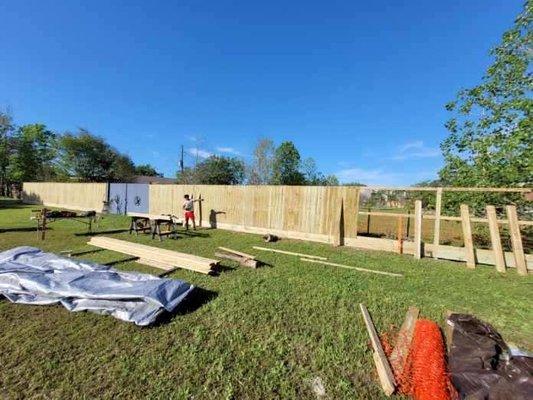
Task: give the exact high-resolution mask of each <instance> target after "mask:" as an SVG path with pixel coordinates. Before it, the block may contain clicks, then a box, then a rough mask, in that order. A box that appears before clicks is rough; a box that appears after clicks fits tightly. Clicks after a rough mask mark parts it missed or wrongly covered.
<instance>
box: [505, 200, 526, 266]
mask: <svg viewBox="0 0 533 400" xmlns="http://www.w3.org/2000/svg"><path fill="white" fill-rule="evenodd" d="M506 210H507V219H508V220H509V232H510V234H511V244H512V246H513V253H514V259H515V264H516V269H517V271H518V273H519V274H520V275H527V265H526V258H525V255H524V247H523V246H522V236H521V234H520V226H519V225H518V216H517V214H516V206H507V207H506Z"/></svg>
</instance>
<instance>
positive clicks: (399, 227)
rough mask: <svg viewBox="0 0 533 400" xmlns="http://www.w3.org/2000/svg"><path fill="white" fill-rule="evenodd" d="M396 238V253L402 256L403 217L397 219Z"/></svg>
mask: <svg viewBox="0 0 533 400" xmlns="http://www.w3.org/2000/svg"><path fill="white" fill-rule="evenodd" d="M396 238H397V240H398V253H399V254H403V217H398V225H397V232H396Z"/></svg>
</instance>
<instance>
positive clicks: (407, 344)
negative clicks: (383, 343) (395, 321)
mask: <svg viewBox="0 0 533 400" xmlns="http://www.w3.org/2000/svg"><path fill="white" fill-rule="evenodd" d="M419 313H420V310H419V309H418V308H417V307H409V310H408V311H407V314H406V315H405V320H404V321H403V324H402V327H401V328H400V331H399V332H398V338H397V340H396V345H395V346H394V349H393V350H392V353H391V355H390V358H389V360H390V365H391V367H392V370H393V371H394V375H395V376H402V375H403V370H404V367H405V363H406V361H407V356H408V354H409V349H410V348H411V342H412V341H413V333H414V331H415V325H416V320H417V319H418V314H419Z"/></svg>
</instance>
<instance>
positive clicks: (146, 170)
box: [135, 164, 163, 177]
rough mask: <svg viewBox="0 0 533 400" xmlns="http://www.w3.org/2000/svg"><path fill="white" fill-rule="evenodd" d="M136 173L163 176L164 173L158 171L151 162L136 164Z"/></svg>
mask: <svg viewBox="0 0 533 400" xmlns="http://www.w3.org/2000/svg"><path fill="white" fill-rule="evenodd" d="M135 175H142V176H160V177H162V176H163V174H161V173H159V172H157V171H156V169H155V168H154V167H152V166H151V165H150V164H141V165H137V166H135Z"/></svg>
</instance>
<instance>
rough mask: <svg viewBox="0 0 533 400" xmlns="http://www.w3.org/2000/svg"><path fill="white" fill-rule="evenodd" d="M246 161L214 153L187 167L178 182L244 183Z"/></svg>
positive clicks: (207, 183) (205, 183) (209, 183)
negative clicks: (191, 166) (193, 166)
mask: <svg viewBox="0 0 533 400" xmlns="http://www.w3.org/2000/svg"><path fill="white" fill-rule="evenodd" d="M244 174H245V167H244V162H242V161H241V160H239V159H238V158H235V157H224V156H216V155H212V156H210V157H208V158H206V159H205V160H203V161H202V162H200V163H199V164H198V165H196V167H195V168H192V169H191V168H185V169H184V171H183V173H181V172H179V173H178V182H179V183H182V184H185V183H187V184H203V185H238V184H241V183H243V181H244Z"/></svg>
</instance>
